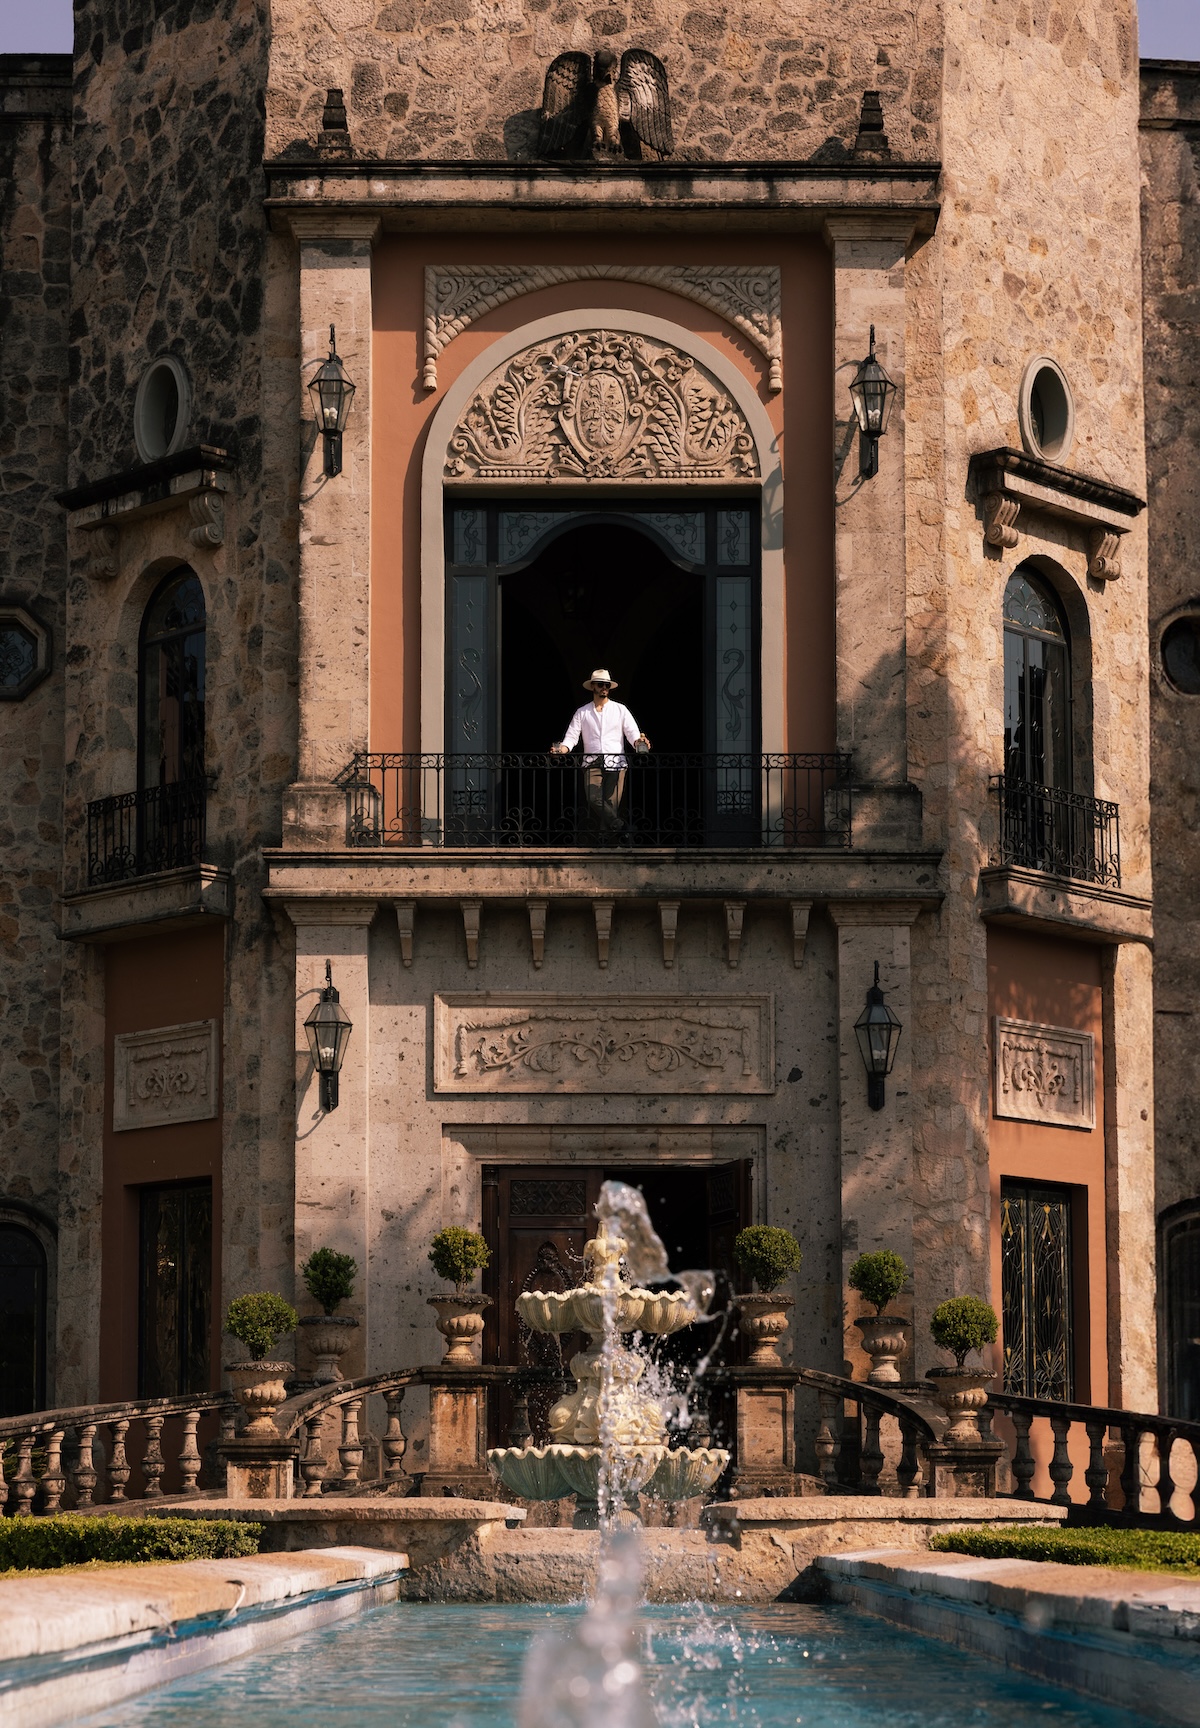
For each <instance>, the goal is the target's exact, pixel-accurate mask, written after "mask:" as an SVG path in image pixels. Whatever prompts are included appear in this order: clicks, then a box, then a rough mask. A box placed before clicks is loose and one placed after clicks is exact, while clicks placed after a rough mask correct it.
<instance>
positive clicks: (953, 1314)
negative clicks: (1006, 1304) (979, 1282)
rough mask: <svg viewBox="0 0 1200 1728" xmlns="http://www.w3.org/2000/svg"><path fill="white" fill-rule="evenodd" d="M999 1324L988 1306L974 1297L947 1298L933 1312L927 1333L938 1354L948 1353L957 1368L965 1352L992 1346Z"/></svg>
mask: <svg viewBox="0 0 1200 1728" xmlns="http://www.w3.org/2000/svg"><path fill="white" fill-rule="evenodd" d="M999 1330H1000V1322H999V1320H997V1318H996V1310H995V1309H994V1308H993V1307H992V1305H991V1303H990V1302H984V1301H983V1300H982V1299H981V1298H980V1297H978V1296H951V1297H950V1298H949V1299H948V1300H947V1301H945V1302H940V1303H939V1304H938V1306H937V1307H936V1308H935V1309H934V1311H933V1316H932V1318H931V1319H930V1322H929V1332H930V1336H931V1337H932V1339H933V1341H934V1343H935V1344H936V1345H937V1346H938V1348H939V1349H941V1350H948V1351H949V1352H950V1354H951V1355H952V1356H953V1357H954V1360H955V1362H956V1363H957V1364H958V1366H959V1368H961V1367H962V1365H963V1363H964V1361H965V1360H966V1355H967V1351H968V1350H982V1349H983V1347H984V1345H985V1344H994V1343H995V1341H996V1333H997V1332H998V1331H999Z"/></svg>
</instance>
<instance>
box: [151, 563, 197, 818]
mask: <svg viewBox="0 0 1200 1728" xmlns="http://www.w3.org/2000/svg"><path fill="white" fill-rule="evenodd" d="M203 776H204V591H203V589H202V588H201V586H200V583H199V581H198V579H197V578H196V576H195V575H194V574H193V573H192V571H190V570H189V569H187V568H186V567H184V568H181V569H179V570H176V571H175V572H174V573H173V574H172V575H170V576H168V578H167V580H166V581H165V582H164V583H163V584H162V586H161V587H160V588H159V590H158V592H157V593H156V594H155V596H154V598H153V600H151V602H150V604H149V606H148V607H147V608H146V616H145V618H144V619H143V621H142V656H141V784H142V786H143V787H147V786H168V785H172V784H174V783H175V782H177V781H196V780H200V779H202V778H203Z"/></svg>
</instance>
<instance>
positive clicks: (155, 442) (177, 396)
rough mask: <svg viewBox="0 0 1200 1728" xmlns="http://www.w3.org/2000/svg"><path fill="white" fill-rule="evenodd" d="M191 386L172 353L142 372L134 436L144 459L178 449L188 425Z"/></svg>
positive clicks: (153, 458) (155, 459) (170, 452)
mask: <svg viewBox="0 0 1200 1728" xmlns="http://www.w3.org/2000/svg"><path fill="white" fill-rule="evenodd" d="M190 411H191V386H190V384H189V383H188V375H187V373H186V371H185V370H184V368H183V364H182V362H181V361H179V360H177V359H176V358H175V356H174V355H173V354H166V355H164V356H163V358H162V359H161V360H155V361H154V362H153V364H152V365H151V366H150V367H149V368H148V369H147V370H146V372H145V373H143V375H142V381H141V383H140V384H139V385H138V390H137V398H136V400H135V402H134V408H133V436H134V441H135V442H136V444H137V448H138V455H139V456H140V457H141V459H142V461H143V462H154V461H157V459H158V458H159V457H160V456H170V455H172V454H173V452H174V451H176V450H178V449H179V447H180V446H181V445H182V443H183V440H184V435H185V433H186V432H187V428H188V418H189V414H190Z"/></svg>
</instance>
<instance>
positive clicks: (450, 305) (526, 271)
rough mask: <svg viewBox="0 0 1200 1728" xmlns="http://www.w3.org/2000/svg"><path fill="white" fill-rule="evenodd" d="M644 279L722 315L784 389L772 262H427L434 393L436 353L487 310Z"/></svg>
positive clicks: (428, 374) (429, 383)
mask: <svg viewBox="0 0 1200 1728" xmlns="http://www.w3.org/2000/svg"><path fill="white" fill-rule="evenodd" d="M605 280H607V281H610V282H612V281H618V282H644V283H646V284H648V285H649V286H650V287H652V288H665V289H666V290H667V291H668V293H672V294H679V295H682V296H683V298H684V299H686V300H693V301H695V302H696V303H697V305H700V306H705V307H707V308H708V310H709V311H710V312H716V313H718V314H719V316H720V317H722V318H725V319H727V320H728V321H729V323H730V324H732V325H733V326H734V328H735V329H737V330H740V331H741V333H742V335H743V336H745V337H746V338H747V340H748V341H750V342H752V343H753V344H754V346H755V347H756V348H757V349H758V351H759V352H760V353H761V354H763V355H765V357H766V358H767V359H768V360H769V361H770V363H771V371H770V378H769V381H768V383H769V388H770V390H771V391H772V392H773V393H774V392H776V391H779V390H782V388H783V341H782V335H781V325H780V318H779V305H780V282H781V276H780V270H779V266H778V265H777V264H745V265H741V266H738V265H736V264H430V265H427V266H426V269H425V372H424V384H425V388H426V389H427V390H436V389H437V381H438V380H437V363H438V355H439V354H441V353H442V351H443V350H444V349H445V348H447V347H448V346H449V345H450V343H451V342H453V340H454V338H455V337H456V336H457V335H459V334H460V333H461V332H462V331H463V330H466V329H467V328H468V327H469V326H470V325H471V324H473V323H474V322H475V320H476V319H477V318H482V317H483V315H484V313H485V312H491V311H492V310H493V309H494V308H495V307H497V306H503V305H504V304H505V302H506V301H509V300H515V299H517V297H518V296H519V295H521V294H532V293H534V292H535V290H537V289H539V288H550V287H553V286H555V285H556V284H557V283H560V282H591V281H605Z"/></svg>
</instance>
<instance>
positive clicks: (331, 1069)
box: [304, 960, 353, 1110]
mask: <svg viewBox="0 0 1200 1728" xmlns="http://www.w3.org/2000/svg"><path fill="white" fill-rule="evenodd" d="M304 1031H305V1035H306V1036H307V1038H308V1048H309V1050H310V1051H311V1052H312V1059H313V1067H314V1068H315V1069H316V1071H317V1073H318V1074H319V1075H320V1076H321V1108H322V1110H336V1109H337V1107H338V1073H339V1071H340V1069H341V1066H342V1058H343V1057H344V1056H345V1054H346V1045H347V1044H348V1043H349V1042H350V1034H351V1032H352V1031H353V1023H352V1022H351V1019H350V1016H349V1015H348V1014H347V1013H346V1010H345V1009H344V1008H343V1007H342V1004H341V1000H340V998H339V997H338V993H337V991H336V990H335V989H334V987H333V970H332V968H331V967H330V964H329V962H328V960H326V962H325V988H324V989H323V990H322V992H321V999H320V1001H319V1002H318V1003H317V1004H316V1006H315V1007H314V1008H313V1010H312V1012H311V1013H310V1014H309V1016H308V1018H307V1019H306V1020H305V1022H304Z"/></svg>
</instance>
